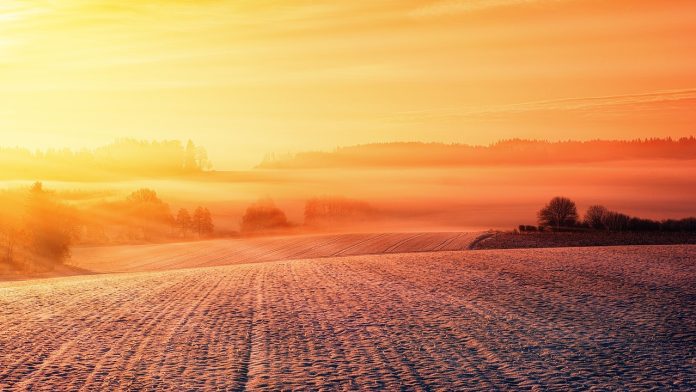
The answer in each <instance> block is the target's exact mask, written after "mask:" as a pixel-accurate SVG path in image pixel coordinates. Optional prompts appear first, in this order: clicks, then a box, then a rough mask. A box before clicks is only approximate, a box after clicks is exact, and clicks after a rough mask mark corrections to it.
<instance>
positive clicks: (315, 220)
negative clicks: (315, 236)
mask: <svg viewBox="0 0 696 392" xmlns="http://www.w3.org/2000/svg"><path fill="white" fill-rule="evenodd" d="M376 216H377V211H376V210H375V209H374V208H373V207H372V206H370V205H369V204H368V203H367V202H364V201H361V200H354V199H349V198H345V197H316V198H312V199H309V200H307V201H306V202H305V207H304V223H303V225H299V224H294V223H292V222H290V221H289V220H288V218H287V216H286V214H285V212H284V211H283V210H281V209H280V208H278V207H277V206H276V205H275V203H273V201H272V200H270V199H263V200H259V201H257V202H256V203H253V204H252V205H250V206H249V207H248V208H247V209H246V211H245V212H244V215H243V216H242V219H241V222H240V231H241V232H242V233H243V234H255V233H256V234H258V233H282V232H287V231H288V230H291V229H293V228H298V227H303V228H305V229H310V230H320V229H326V228H331V229H337V228H341V227H346V226H350V225H352V224H356V223H360V222H366V221H369V220H371V219H374V218H375V217H376Z"/></svg>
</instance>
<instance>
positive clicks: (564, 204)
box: [538, 197, 578, 229]
mask: <svg viewBox="0 0 696 392" xmlns="http://www.w3.org/2000/svg"><path fill="white" fill-rule="evenodd" d="M538 217H539V225H540V226H549V227H553V228H555V229H559V228H561V227H571V226H575V225H576V224H577V221H578V210H577V207H576V206H575V202H573V201H572V200H570V199H568V198H565V197H554V198H553V199H551V201H550V202H549V203H548V204H547V205H546V206H544V208H542V209H541V210H540V211H539V213H538Z"/></svg>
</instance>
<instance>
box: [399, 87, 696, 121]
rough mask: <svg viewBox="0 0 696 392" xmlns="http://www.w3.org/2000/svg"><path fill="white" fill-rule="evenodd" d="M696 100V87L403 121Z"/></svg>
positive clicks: (429, 114) (423, 114) (416, 115)
mask: <svg viewBox="0 0 696 392" xmlns="http://www.w3.org/2000/svg"><path fill="white" fill-rule="evenodd" d="M693 99H696V88H689V89H679V90H661V91H653V92H647V93H642V94H626V95H607V96H596V97H575V98H564V99H555V100H545V101H530V102H520V103H515V104H506V105H491V106H469V107H459V108H443V109H440V110H428V111H413V112H401V113H398V114H397V115H396V116H395V117H397V118H399V119H401V120H405V121H408V120H425V119H430V118H438V117H499V116H508V115H514V114H520V113H527V112H558V111H609V110H611V109H612V108H624V109H630V108H635V109H636V110H638V109H640V110H644V108H645V105H651V104H662V103H670V102H680V101H686V100H693Z"/></svg>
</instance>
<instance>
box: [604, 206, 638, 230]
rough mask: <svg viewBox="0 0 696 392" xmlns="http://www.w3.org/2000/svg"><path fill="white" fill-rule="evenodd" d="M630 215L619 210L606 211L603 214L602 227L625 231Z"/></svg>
mask: <svg viewBox="0 0 696 392" xmlns="http://www.w3.org/2000/svg"><path fill="white" fill-rule="evenodd" d="M630 220H631V217H630V216H628V215H626V214H622V213H620V212H615V211H608V212H607V213H606V214H604V219H603V222H604V227H606V228H607V230H609V231H626V230H628V223H629V221H630Z"/></svg>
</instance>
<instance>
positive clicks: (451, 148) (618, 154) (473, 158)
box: [257, 136, 696, 169]
mask: <svg viewBox="0 0 696 392" xmlns="http://www.w3.org/2000/svg"><path fill="white" fill-rule="evenodd" d="M661 159H696V138H694V137H693V136H692V137H688V138H681V139H676V140H675V139H671V138H666V139H644V140H642V139H639V140H590V141H560V142H548V141H539V140H522V139H512V140H504V141H500V142H497V143H495V144H491V145H489V146H472V145H467V144H444V143H418V142H413V143H410V142H395V143H375V144H363V145H356V146H350V147H340V148H337V149H335V150H334V151H330V152H301V153H297V154H287V155H282V156H276V155H272V154H271V155H268V156H267V157H266V158H265V159H264V160H263V162H261V164H259V165H258V166H257V168H260V169H316V168H338V167H430V166H435V167H437V166H490V165H555V164H564V163H588V162H604V161H621V160H661Z"/></svg>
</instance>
